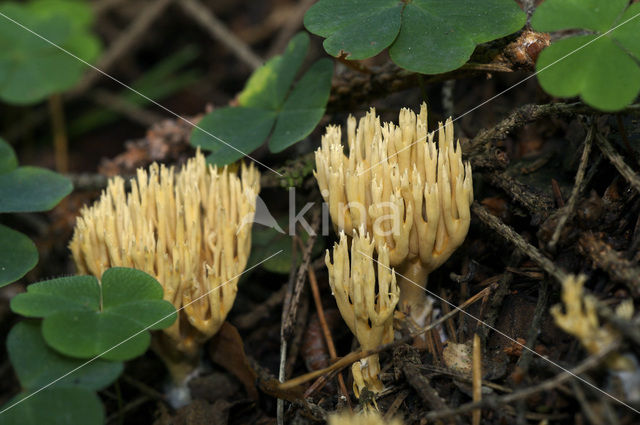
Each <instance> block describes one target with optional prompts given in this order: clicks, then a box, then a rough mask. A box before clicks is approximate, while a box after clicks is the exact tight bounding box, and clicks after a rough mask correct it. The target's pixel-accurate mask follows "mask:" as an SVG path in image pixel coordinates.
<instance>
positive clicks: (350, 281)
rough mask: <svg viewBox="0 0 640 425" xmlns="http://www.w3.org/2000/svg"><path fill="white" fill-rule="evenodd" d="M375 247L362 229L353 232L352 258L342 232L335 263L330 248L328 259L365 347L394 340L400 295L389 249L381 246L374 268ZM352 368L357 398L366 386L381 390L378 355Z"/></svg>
mask: <svg viewBox="0 0 640 425" xmlns="http://www.w3.org/2000/svg"><path fill="white" fill-rule="evenodd" d="M373 247H374V242H373V241H371V240H370V239H369V236H368V235H366V234H364V229H362V231H361V233H360V234H358V233H357V232H356V233H355V234H354V237H353V240H352V242H351V258H349V247H348V244H347V238H346V236H345V234H344V232H340V242H339V243H337V244H335V245H334V248H333V263H332V262H331V258H330V256H329V251H327V254H326V258H325V262H326V264H327V268H328V269H329V284H330V286H331V291H332V292H333V295H334V296H335V298H336V303H337V304H338V309H339V310H340V314H342V317H343V319H344V321H345V322H346V324H347V326H349V329H350V330H351V332H352V333H353V334H354V335H355V336H356V338H357V339H358V342H359V343H360V347H361V348H362V349H363V350H371V349H374V348H376V347H377V346H379V345H381V344H386V343H389V342H392V341H393V311H394V309H395V307H396V304H397V303H398V297H399V295H400V291H399V290H398V286H397V285H396V276H395V274H394V273H393V271H392V270H391V269H390V268H389V250H388V249H387V247H386V245H383V246H382V248H381V249H380V250H379V251H378V263H377V267H375V266H374V263H373V257H372V256H373V255H374V253H373ZM376 269H377V270H376ZM376 280H377V285H376ZM351 370H352V372H353V381H354V382H353V392H354V393H355V395H356V397H359V395H360V392H361V391H362V390H363V389H364V388H365V387H367V388H368V389H369V390H370V391H372V392H380V391H382V388H383V386H382V382H381V381H380V378H379V377H378V375H379V373H380V361H379V358H378V355H377V354H374V355H372V356H369V357H366V358H364V359H362V360H361V361H359V362H356V363H354V364H353V366H352V367H351Z"/></svg>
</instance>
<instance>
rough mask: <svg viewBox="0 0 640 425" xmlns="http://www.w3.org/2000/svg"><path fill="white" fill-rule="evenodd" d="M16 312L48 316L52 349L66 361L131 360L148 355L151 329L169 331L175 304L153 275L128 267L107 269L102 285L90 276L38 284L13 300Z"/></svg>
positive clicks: (45, 327)
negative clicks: (166, 298)
mask: <svg viewBox="0 0 640 425" xmlns="http://www.w3.org/2000/svg"><path fill="white" fill-rule="evenodd" d="M11 309H12V310H13V311H14V312H16V313H18V314H22V315H24V316H28V317H43V318H44V321H43V323H42V334H43V336H44V339H45V341H46V342H47V344H48V345H49V346H51V347H52V348H54V349H55V350H57V351H59V352H60V353H62V354H65V355H67V356H71V357H76V358H90V357H94V356H97V355H102V354H103V353H104V355H103V356H102V358H104V359H107V360H118V361H119V360H129V359H132V358H134V357H137V356H139V355H140V354H142V353H144V352H145V350H146V349H147V347H148V346H149V342H150V335H149V332H148V331H147V329H149V330H156V329H163V328H166V327H168V326H170V325H171V324H172V323H173V322H174V321H175V319H176V311H175V308H174V307H173V305H172V304H171V303H169V302H167V301H164V300H163V299H162V287H161V286H160V284H159V283H158V282H157V281H156V280H155V279H153V277H151V276H149V275H148V274H146V273H144V272H142V271H140V270H136V269H129V268H124V267H114V268H111V269H108V270H107V271H105V272H104V274H103V275H102V285H100V284H98V282H97V280H96V279H95V278H94V277H91V276H71V277H63V278H58V279H53V280H50V281H44V282H39V283H35V284H33V285H30V286H28V287H27V292H26V293H24V294H19V295H17V296H16V297H14V298H13V300H12V301H11Z"/></svg>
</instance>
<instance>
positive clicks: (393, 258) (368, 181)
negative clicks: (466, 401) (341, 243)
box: [315, 103, 473, 325]
mask: <svg viewBox="0 0 640 425" xmlns="http://www.w3.org/2000/svg"><path fill="white" fill-rule="evenodd" d="M437 139H438V141H437V144H436V142H435V134H434V133H433V132H432V133H429V132H427V107H426V104H424V103H423V104H422V106H421V108H420V113H419V114H418V115H416V114H415V113H414V112H413V111H411V110H410V109H407V108H403V109H402V110H401V111H400V116H399V124H398V125H395V124H393V123H384V124H380V117H379V116H377V115H376V113H375V109H373V108H372V109H371V111H370V112H369V113H367V114H366V115H365V116H364V117H363V118H361V119H360V121H359V122H358V123H357V126H356V119H355V118H354V117H352V116H351V117H349V119H348V121H347V144H348V148H349V152H348V155H345V153H344V150H345V149H344V147H343V145H342V130H341V128H340V127H337V126H329V127H328V128H327V132H326V134H325V135H324V136H323V137H322V146H321V147H320V148H319V149H318V150H317V151H316V154H315V156H316V173H315V175H316V179H317V181H318V186H319V187H320V191H321V193H322V196H323V197H324V200H325V201H326V202H327V203H328V205H329V211H330V214H331V219H332V221H333V223H334V225H335V226H336V227H337V228H338V229H339V230H343V231H344V232H345V233H346V234H348V235H351V234H353V231H354V230H356V229H359V228H360V227H361V226H364V228H365V229H366V231H367V232H369V233H370V234H371V235H372V237H373V239H374V240H375V242H376V247H377V248H378V249H379V248H380V247H382V245H384V244H386V246H387V247H388V249H389V261H390V264H391V266H393V267H394V268H395V269H396V270H397V271H398V273H399V275H400V276H401V277H400V278H399V279H398V283H399V285H400V288H401V294H400V304H401V306H402V308H403V310H405V311H409V312H410V314H411V316H412V317H413V318H414V320H415V321H416V322H417V323H418V324H420V325H423V324H424V323H425V318H426V316H427V315H428V313H429V311H430V308H429V303H428V301H427V298H426V295H425V293H424V291H423V289H422V288H420V287H417V285H415V283H418V284H419V285H422V286H424V285H426V280H427V276H428V274H429V273H430V272H432V271H433V270H435V269H436V268H437V267H439V266H440V265H441V264H442V263H444V262H445V261H446V260H447V259H448V258H449V257H450V256H451V254H452V253H453V252H454V251H455V250H456V248H458V247H459V246H460V245H461V244H462V242H463V241H464V238H465V236H466V234H467V231H468V229H469V222H470V212H469V207H470V204H471V202H473V187H472V184H473V182H472V175H471V166H470V165H469V163H463V162H462V150H461V148H460V143H457V144H456V143H454V137H453V123H452V121H451V119H448V120H447V121H446V123H445V124H442V123H440V125H439V127H438V135H437ZM403 276H404V277H406V279H405V278H403ZM412 282H415V283H412Z"/></svg>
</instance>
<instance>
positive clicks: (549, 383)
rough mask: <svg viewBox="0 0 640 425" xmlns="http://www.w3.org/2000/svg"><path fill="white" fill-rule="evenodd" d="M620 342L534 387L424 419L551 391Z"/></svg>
mask: <svg viewBox="0 0 640 425" xmlns="http://www.w3.org/2000/svg"><path fill="white" fill-rule="evenodd" d="M620 344H621V343H620V341H614V342H613V343H611V344H609V345H608V346H606V347H604V348H603V349H602V350H600V352H599V353H597V354H594V355H592V356H589V357H587V358H586V359H585V360H584V361H582V362H581V363H580V364H579V365H578V366H576V367H574V368H573V369H571V370H569V371H568V372H565V371H563V372H562V373H559V374H558V375H556V376H554V377H553V378H551V379H548V380H546V381H544V382H541V383H540V384H538V385H534V386H532V387H529V388H525V389H523V390H520V391H516V392H513V393H511V394H506V395H503V396H499V397H487V398H485V399H484V400H482V401H480V402H477V403H476V402H472V403H466V404H463V405H462V406H459V407H457V408H455V409H448V410H441V411H437V412H429V413H427V414H426V415H425V416H424V419H425V420H427V421H431V420H435V419H440V418H447V417H449V416H457V415H461V414H463V413H466V412H470V411H472V410H474V409H479V408H498V407H500V406H502V405H504V404H509V403H512V402H514V401H517V400H521V399H526V398H528V397H531V396H532V395H534V394H537V393H539V392H543V391H551V390H553V389H554V388H556V387H557V386H558V385H560V384H562V383H563V382H565V381H567V380H569V379H571V378H572V377H574V376H578V375H580V374H581V373H584V372H585V371H587V370H589V369H591V368H593V367H595V366H597V365H598V364H600V362H602V360H604V358H605V357H607V356H608V355H609V354H610V353H612V352H614V351H615V350H617V349H618V348H619V347H620Z"/></svg>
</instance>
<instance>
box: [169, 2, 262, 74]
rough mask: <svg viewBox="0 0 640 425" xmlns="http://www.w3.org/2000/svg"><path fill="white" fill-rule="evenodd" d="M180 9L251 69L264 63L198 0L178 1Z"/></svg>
mask: <svg viewBox="0 0 640 425" xmlns="http://www.w3.org/2000/svg"><path fill="white" fill-rule="evenodd" d="M178 3H179V4H180V7H182V9H183V10H184V11H185V12H186V13H187V14H188V15H189V16H191V18H193V19H194V20H195V21H196V22H198V23H199V24H200V25H201V26H202V27H203V28H204V29H206V30H207V31H208V32H209V34H210V35H211V36H212V37H213V38H215V39H216V40H218V41H219V42H221V43H222V44H224V45H225V46H226V47H227V48H228V49H229V50H230V51H231V52H232V53H233V54H234V55H235V56H236V57H237V58H238V59H240V60H241V61H243V62H244V63H245V64H247V65H248V66H249V67H250V68H251V69H256V68H258V67H260V66H261V65H262V64H263V63H264V61H263V60H262V59H261V58H260V57H259V56H258V55H256V54H255V53H253V51H252V50H251V49H250V48H249V46H247V45H246V44H245V42H244V41H242V40H240V39H239V38H238V37H236V35H235V34H234V33H232V32H231V31H229V29H228V28H227V27H226V26H225V25H224V23H223V22H222V21H221V20H220V19H218V18H217V17H216V16H215V15H214V14H213V12H211V10H210V9H209V8H208V7H206V6H205V5H203V4H202V3H200V2H199V1H198V0H179V1H178Z"/></svg>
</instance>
